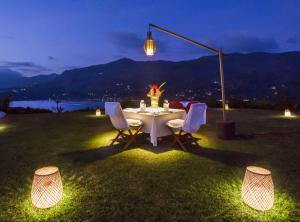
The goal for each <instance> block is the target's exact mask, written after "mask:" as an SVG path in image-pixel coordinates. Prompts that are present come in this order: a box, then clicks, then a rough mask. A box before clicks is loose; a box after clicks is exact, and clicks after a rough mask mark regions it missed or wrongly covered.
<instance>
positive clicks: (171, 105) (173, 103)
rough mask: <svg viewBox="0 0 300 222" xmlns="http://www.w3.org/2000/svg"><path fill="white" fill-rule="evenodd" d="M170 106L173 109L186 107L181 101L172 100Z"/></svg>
mask: <svg viewBox="0 0 300 222" xmlns="http://www.w3.org/2000/svg"><path fill="white" fill-rule="evenodd" d="M169 106H170V108H172V109H185V107H184V106H183V105H182V104H181V103H180V102H179V101H171V102H170V105H169Z"/></svg>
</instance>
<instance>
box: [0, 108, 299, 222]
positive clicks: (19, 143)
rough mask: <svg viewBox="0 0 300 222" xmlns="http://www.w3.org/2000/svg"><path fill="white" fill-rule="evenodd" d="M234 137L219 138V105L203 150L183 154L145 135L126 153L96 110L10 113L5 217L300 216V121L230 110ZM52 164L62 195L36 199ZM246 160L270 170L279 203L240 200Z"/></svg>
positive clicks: (0, 135)
mask: <svg viewBox="0 0 300 222" xmlns="http://www.w3.org/2000/svg"><path fill="white" fill-rule="evenodd" d="M229 115H230V118H231V119H234V120H235V121H236V122H237V133H238V134H240V135H239V137H238V139H237V140H233V141H222V140H219V139H217V138H216V136H215V121H216V119H219V118H220V117H221V113H220V111H219V110H208V125H207V126H204V127H202V128H201V129H200V132H199V134H198V136H199V137H200V138H201V139H202V140H201V141H200V144H201V146H202V148H201V149H197V148H195V147H190V152H183V151H181V150H179V149H177V148H176V147H170V145H169V141H168V140H164V141H162V142H161V144H160V146H159V147H156V148H153V147H152V146H151V145H150V144H149V142H148V141H147V140H144V139H143V138H140V139H139V141H138V142H137V144H135V145H134V147H132V148H131V149H129V150H122V149H121V147H120V146H118V145H116V146H114V147H109V146H108V144H109V142H110V139H111V138H112V137H113V136H114V134H115V132H114V131H113V128H112V126H111V124H110V122H109V119H108V118H106V117H99V118H96V117H95V116H94V115H93V114H92V113H87V112H77V113H66V114H35V115H9V116H7V117H6V118H5V119H4V120H1V122H0V149H1V155H0V178H1V180H0V221H39V220H40V221H139V222H146V221H299V220H300V212H299V209H300V118H299V117H298V118H297V117H296V118H291V119H287V118H284V117H282V116H281V115H280V113H279V112H275V111H263V110H231V111H230V112H229ZM46 165H56V166H58V167H59V168H60V172H61V175H62V178H63V186H64V197H63V199H62V201H61V202H59V204H58V205H56V206H55V207H53V208H51V209H48V210H39V209H36V208H35V207H33V206H32V204H31V199H30V189H31V183H32V178H33V172H34V170H35V169H37V168H39V167H42V166H46ZM247 165H258V166H262V167H265V168H268V169H270V170H271V171H272V175H273V181H274V185H275V203H274V207H273V208H272V209H271V210H269V211H266V212H258V211H256V210H253V209H251V208H249V207H248V206H247V205H246V204H244V203H243V201H242V199H241V195H240V192H241V185H242V181H243V177H244V173H245V167H246V166H247Z"/></svg>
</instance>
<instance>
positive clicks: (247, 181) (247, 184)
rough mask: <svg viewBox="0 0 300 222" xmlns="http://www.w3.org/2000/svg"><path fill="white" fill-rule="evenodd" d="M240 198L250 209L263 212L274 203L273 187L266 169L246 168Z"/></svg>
mask: <svg viewBox="0 0 300 222" xmlns="http://www.w3.org/2000/svg"><path fill="white" fill-rule="evenodd" d="M242 198H243V200H244V202H245V203H246V204H248V205H249V206H250V207H252V208H254V209H256V210H260V211H265V210H269V209H271V208H272V206H273V203H274V185H273V180H272V175H271V172H270V171H269V170H267V169H264V168H261V167H256V166H248V167H247V169H246V173H245V177H244V182H243V187H242Z"/></svg>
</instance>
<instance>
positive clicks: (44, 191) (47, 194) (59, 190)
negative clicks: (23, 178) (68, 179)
mask: <svg viewBox="0 0 300 222" xmlns="http://www.w3.org/2000/svg"><path fill="white" fill-rule="evenodd" d="M62 196H63V187H62V182H61V177H60V173H59V170H58V168H57V167H55V166H47V167H43V168H40V169H38V170H36V171H35V172H34V178H33V182H32V188H31V201H32V203H33V205H34V206H36V207H37V208H50V207H52V206H54V205H55V204H57V203H58V202H59V201H60V200H61V198H62Z"/></svg>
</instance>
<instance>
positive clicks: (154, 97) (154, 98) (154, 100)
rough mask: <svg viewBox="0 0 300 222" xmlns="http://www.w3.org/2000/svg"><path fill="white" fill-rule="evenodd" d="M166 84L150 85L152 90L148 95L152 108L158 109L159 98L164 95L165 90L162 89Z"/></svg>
mask: <svg viewBox="0 0 300 222" xmlns="http://www.w3.org/2000/svg"><path fill="white" fill-rule="evenodd" d="M165 84H166V82H164V83H162V84H161V85H160V86H158V85H157V84H152V85H149V87H150V90H149V92H148V94H147V96H148V97H150V99H151V107H153V108H158V102H159V97H160V96H161V94H163V92H164V90H161V88H162V87H163V86H164V85H165Z"/></svg>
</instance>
